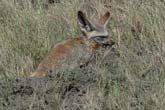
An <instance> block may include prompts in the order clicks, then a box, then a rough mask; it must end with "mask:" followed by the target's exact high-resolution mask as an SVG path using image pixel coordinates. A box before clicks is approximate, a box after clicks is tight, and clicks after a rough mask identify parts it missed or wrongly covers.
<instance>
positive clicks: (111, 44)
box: [103, 41, 115, 48]
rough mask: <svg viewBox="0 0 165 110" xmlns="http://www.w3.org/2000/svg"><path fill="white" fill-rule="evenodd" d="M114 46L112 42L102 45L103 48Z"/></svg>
mask: <svg viewBox="0 0 165 110" xmlns="http://www.w3.org/2000/svg"><path fill="white" fill-rule="evenodd" d="M114 44H115V42H114V41H111V42H107V43H104V44H103V48H107V47H112V46H113V45H114Z"/></svg>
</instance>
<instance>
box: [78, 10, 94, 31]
mask: <svg viewBox="0 0 165 110" xmlns="http://www.w3.org/2000/svg"><path fill="white" fill-rule="evenodd" d="M77 17H78V23H79V25H80V28H81V30H82V31H83V32H89V31H92V30H93V27H92V24H91V23H90V22H89V21H88V19H87V18H86V16H85V14H84V13H83V12H82V11H78V15H77Z"/></svg>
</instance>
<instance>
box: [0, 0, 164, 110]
mask: <svg viewBox="0 0 165 110" xmlns="http://www.w3.org/2000/svg"><path fill="white" fill-rule="evenodd" d="M29 1H30V0H29ZM39 1H41V0H39ZM78 10H82V11H84V12H85V13H87V16H88V17H89V18H90V19H97V18H99V17H100V16H101V15H102V14H104V13H105V12H106V11H107V10H108V11H110V12H111V14H112V18H111V20H110V22H109V24H108V31H109V33H110V35H111V36H112V38H113V39H114V40H115V42H116V45H115V51H116V52H117V54H115V53H113V52H112V53H110V55H109V56H107V58H105V59H104V60H102V59H101V58H102V57H100V56H99V55H100V54H101V53H99V52H98V54H99V55H98V63H97V65H96V70H97V71H96V70H89V71H92V72H93V73H95V74H92V75H91V74H90V72H88V71H87V74H85V75H82V73H83V72H81V71H80V70H73V71H72V72H73V73H75V74H76V75H75V74H74V75H73V76H72V74H71V76H69V75H70V73H67V72H66V73H65V72H64V73H65V74H64V73H63V74H64V76H62V77H64V78H62V79H61V81H60V82H61V83H55V84H57V86H59V88H60V86H64V87H65V86H67V84H68V83H78V84H79V82H81V81H82V80H85V79H88V78H89V79H90V80H96V82H95V83H94V86H92V87H91V88H92V89H89V90H87V95H86V97H85V98H86V100H85V102H84V103H83V106H84V107H85V108H84V109H85V110H135V109H136V110H164V109H165V23H164V20H165V1H164V0H89V1H88V0H61V3H57V4H54V5H51V6H49V7H48V8H45V7H44V5H43V3H39V4H37V5H36V6H35V8H34V7H33V6H32V5H31V3H30V2H28V0H1V1H0V79H1V80H4V79H10V78H15V77H20V76H24V77H26V76H28V75H29V74H30V73H31V72H32V71H34V70H35V69H36V67H37V66H38V64H39V62H40V61H41V60H42V59H43V57H44V56H45V55H46V54H47V53H48V51H49V50H50V49H51V47H52V46H53V45H54V44H55V43H57V42H60V41H64V40H66V39H68V38H72V37H76V36H78V35H79V34H80V31H79V27H78V25H77V19H76V18H77V11H78ZM106 63H107V65H103V64H106ZM87 70H88V69H87ZM72 72H71V73H72ZM66 74H68V75H66ZM98 76H99V77H98ZM70 77H75V79H76V80H70ZM71 79H72V78H71ZM73 79H74V78H73ZM6 90H7V89H6ZM57 90H59V89H58V88H57ZM59 95H60V93H59V94H54V97H55V100H58V101H57V102H56V101H54V103H56V104H59V105H60V101H61V100H62V99H61V98H59ZM0 101H1V98H0ZM38 103H39V102H38ZM59 105H58V106H59ZM0 106H1V105H0ZM29 106H30V105H29ZM0 108H1V107H0ZM29 108H30V107H29ZM57 108H58V107H57Z"/></svg>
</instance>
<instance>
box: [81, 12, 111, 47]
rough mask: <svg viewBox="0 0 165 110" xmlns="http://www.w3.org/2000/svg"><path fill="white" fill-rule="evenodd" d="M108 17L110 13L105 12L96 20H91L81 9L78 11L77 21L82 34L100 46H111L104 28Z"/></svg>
mask: <svg viewBox="0 0 165 110" xmlns="http://www.w3.org/2000/svg"><path fill="white" fill-rule="evenodd" d="M109 19H110V13H109V12H106V13H105V14H104V15H103V16H102V17H101V18H100V19H99V20H98V21H97V22H91V21H89V20H88V19H87V18H86V16H85V14H84V13H83V12H82V11H78V23H79V25H80V29H81V31H82V33H83V35H84V36H85V37H86V39H88V40H89V41H92V42H94V43H96V44H97V45H99V46H101V47H107V46H108V47H111V46H112V45H113V44H114V42H113V41H112V39H111V38H110V37H109V34H108V31H107V29H106V26H107V24H108V21H109Z"/></svg>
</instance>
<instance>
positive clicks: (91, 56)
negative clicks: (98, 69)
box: [79, 54, 95, 68]
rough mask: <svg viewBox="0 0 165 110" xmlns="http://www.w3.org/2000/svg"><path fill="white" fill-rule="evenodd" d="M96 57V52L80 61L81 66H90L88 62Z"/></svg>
mask: <svg viewBox="0 0 165 110" xmlns="http://www.w3.org/2000/svg"><path fill="white" fill-rule="evenodd" d="M94 58H95V54H91V55H90V57H89V58H88V59H86V60H81V61H80V63H79V67H80V68H83V67H86V66H88V64H89V63H90V62H92V60H93V59H94Z"/></svg>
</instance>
